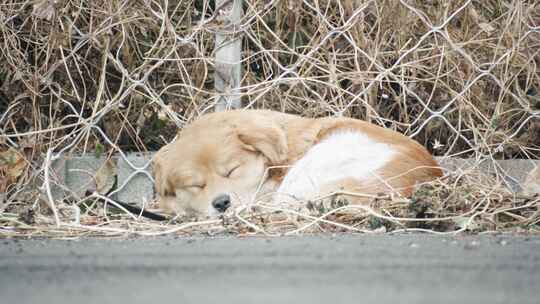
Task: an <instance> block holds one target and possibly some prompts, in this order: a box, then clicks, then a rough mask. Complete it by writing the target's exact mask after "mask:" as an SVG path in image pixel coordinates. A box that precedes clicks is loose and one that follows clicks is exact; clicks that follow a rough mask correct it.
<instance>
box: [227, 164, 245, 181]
mask: <svg viewBox="0 0 540 304" xmlns="http://www.w3.org/2000/svg"><path fill="white" fill-rule="evenodd" d="M241 166H242V165H237V166H234V167H233V168H232V169H230V170H229V172H227V174H225V177H227V178H229V177H233V174H234V173H235V172H236V171H238V169H239V168H240V167H241Z"/></svg>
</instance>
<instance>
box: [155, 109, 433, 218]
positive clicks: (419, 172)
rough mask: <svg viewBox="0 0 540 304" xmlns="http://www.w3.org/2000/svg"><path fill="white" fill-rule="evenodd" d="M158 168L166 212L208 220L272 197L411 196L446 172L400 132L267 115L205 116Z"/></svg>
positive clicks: (164, 153)
mask: <svg viewBox="0 0 540 304" xmlns="http://www.w3.org/2000/svg"><path fill="white" fill-rule="evenodd" d="M153 169H154V176H155V187H156V192H157V194H158V195H159V201H160V208H161V209H163V210H164V211H166V212H169V213H173V214H174V213H180V214H191V215H199V216H200V215H203V216H204V215H206V216H210V217H215V216H218V215H219V214H221V213H223V212H225V211H226V210H227V209H229V208H231V207H235V206H239V205H242V204H247V203H250V202H253V201H254V200H255V199H257V198H261V197H262V196H263V195H267V194H269V193H273V194H272V199H271V200H273V201H274V202H276V203H279V202H280V201H287V202H289V203H290V202H292V201H297V202H298V204H300V202H302V201H304V202H305V201H306V200H312V199H314V198H317V197H320V196H321V195H325V194H329V193H332V192H336V191H342V192H355V193H364V194H371V195H373V194H379V193H396V194H401V195H404V196H409V195H411V192H412V190H413V187H414V186H415V185H416V184H417V183H421V182H426V181H430V180H433V179H435V178H437V177H440V176H441V175H442V172H441V170H440V168H439V166H438V164H437V163H436V162H435V160H434V159H433V157H432V156H431V155H430V154H429V153H428V152H427V151H426V149H425V148H424V147H422V146H421V145H420V144H418V143H417V142H415V141H414V140H412V139H410V138H408V137H406V136H404V135H402V134H400V133H397V132H394V131H391V130H388V129H385V128H382V127H379V126H376V125H373V124H370V123H367V122H364V121H361V120H357V119H351V118H319V119H310V118H303V117H299V116H295V115H289V114H284V113H280V112H273V111H266V110H235V111H227V112H216V113H211V114H206V115H203V116H201V117H200V118H198V119H197V120H195V121H194V122H193V123H191V124H189V125H187V126H186V127H184V128H183V129H182V130H181V131H180V132H179V134H178V137H177V139H176V140H175V141H174V142H172V143H170V144H168V145H166V146H164V147H163V148H161V149H160V150H159V151H158V152H157V153H156V155H155V157H154V160H153ZM266 198H269V197H268V196H266ZM346 199H347V200H348V201H349V202H350V203H363V202H365V197H364V198H362V197H361V196H349V197H346Z"/></svg>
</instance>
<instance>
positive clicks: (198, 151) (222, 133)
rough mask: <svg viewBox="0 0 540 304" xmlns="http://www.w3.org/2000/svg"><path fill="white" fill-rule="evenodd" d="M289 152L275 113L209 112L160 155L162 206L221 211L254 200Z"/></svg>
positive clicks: (158, 180)
mask: <svg viewBox="0 0 540 304" xmlns="http://www.w3.org/2000/svg"><path fill="white" fill-rule="evenodd" d="M286 157H287V140H286V135H285V132H284V131H283V129H282V128H281V127H280V126H279V125H278V124H277V123H276V122H274V121H273V120H272V119H271V117H268V116H265V115H261V114H259V113H257V112H242V111H231V112H220V113H212V114H207V115H204V116H202V117H201V118H199V119H197V120H196V121H195V122H193V123H192V124H190V125H188V126H186V127H184V128H183V129H182V131H181V132H180V133H179V135H178V138H177V139H176V141H174V142H173V143H171V144H169V145H167V146H165V147H163V148H162V149H161V150H160V151H158V153H157V154H156V156H155V157H154V162H153V167H154V168H153V169H154V176H155V183H156V191H157V193H158V195H159V197H160V206H161V208H162V209H164V210H167V211H169V212H171V213H187V214H195V215H208V216H211V217H213V216H216V215H219V214H221V213H223V212H225V211H226V210H227V209H228V208H231V207H233V206H235V205H240V204H245V203H247V202H249V201H250V200H252V199H253V198H254V195H256V194H257V191H258V190H261V187H263V188H264V187H267V186H268V184H269V183H271V181H269V180H268V176H267V175H268V174H267V173H268V172H267V168H268V167H269V166H275V165H280V164H283V163H284V161H285V159H286ZM259 194H260V193H259Z"/></svg>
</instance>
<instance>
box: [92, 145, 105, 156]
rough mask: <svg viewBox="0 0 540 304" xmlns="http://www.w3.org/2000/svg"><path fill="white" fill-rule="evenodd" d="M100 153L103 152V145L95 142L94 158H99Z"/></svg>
mask: <svg viewBox="0 0 540 304" xmlns="http://www.w3.org/2000/svg"><path fill="white" fill-rule="evenodd" d="M101 154H103V145H102V144H100V143H96V146H95V147H94V156H95V157H96V158H100V157H101Z"/></svg>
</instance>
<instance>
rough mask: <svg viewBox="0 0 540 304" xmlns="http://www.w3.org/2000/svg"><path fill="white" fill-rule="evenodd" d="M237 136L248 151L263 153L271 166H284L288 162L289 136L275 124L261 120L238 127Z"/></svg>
mask: <svg viewBox="0 0 540 304" xmlns="http://www.w3.org/2000/svg"><path fill="white" fill-rule="evenodd" d="M236 134H237V135H238V139H240V142H241V143H242V144H243V146H244V148H245V149H246V150H249V151H256V152H260V153H262V154H263V155H264V156H265V157H266V158H267V159H268V161H269V165H272V166H275V165H283V164H284V163H285V161H286V160H287V152H288V147H287V136H286V134H285V131H283V129H282V128H281V127H280V126H279V125H278V124H276V123H275V122H273V121H266V120H265V119H261V120H259V121H256V122H255V123H254V124H249V125H244V126H238V127H237V128H236Z"/></svg>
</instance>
